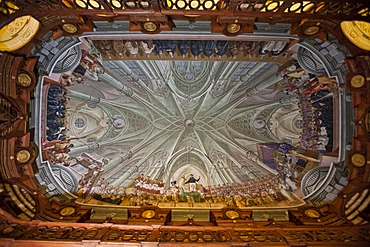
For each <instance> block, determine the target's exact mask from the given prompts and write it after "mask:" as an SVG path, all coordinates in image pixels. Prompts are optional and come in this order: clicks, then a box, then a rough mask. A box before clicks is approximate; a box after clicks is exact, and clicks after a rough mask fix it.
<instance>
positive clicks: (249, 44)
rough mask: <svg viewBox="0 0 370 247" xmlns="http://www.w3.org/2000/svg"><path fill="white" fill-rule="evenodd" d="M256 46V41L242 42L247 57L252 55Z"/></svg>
mask: <svg viewBox="0 0 370 247" xmlns="http://www.w3.org/2000/svg"><path fill="white" fill-rule="evenodd" d="M256 48H257V42H254V41H245V42H243V49H244V50H245V51H246V53H247V56H248V57H249V58H251V57H253V54H254V52H255V50H256Z"/></svg>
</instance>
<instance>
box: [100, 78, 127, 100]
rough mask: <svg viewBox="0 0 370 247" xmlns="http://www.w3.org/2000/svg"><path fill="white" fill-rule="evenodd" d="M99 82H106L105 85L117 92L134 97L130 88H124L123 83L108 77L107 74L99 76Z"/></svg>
mask: <svg viewBox="0 0 370 247" xmlns="http://www.w3.org/2000/svg"><path fill="white" fill-rule="evenodd" d="M99 80H100V81H101V82H104V83H106V84H108V85H109V86H111V87H113V88H114V89H116V90H117V91H120V92H123V93H124V94H125V95H127V96H132V94H133V92H132V89H131V88H128V87H126V86H124V85H123V84H122V83H121V82H119V81H117V80H116V79H115V78H113V77H112V76H110V75H108V74H107V73H104V74H100V75H99Z"/></svg>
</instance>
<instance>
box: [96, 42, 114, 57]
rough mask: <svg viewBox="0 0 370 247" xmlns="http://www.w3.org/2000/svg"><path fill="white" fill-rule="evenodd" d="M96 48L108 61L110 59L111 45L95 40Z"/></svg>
mask: <svg viewBox="0 0 370 247" xmlns="http://www.w3.org/2000/svg"><path fill="white" fill-rule="evenodd" d="M96 43H97V47H98V49H99V50H100V52H101V53H103V54H104V55H106V56H107V57H108V58H109V59H111V58H112V44H111V42H110V41H109V40H97V41H96Z"/></svg>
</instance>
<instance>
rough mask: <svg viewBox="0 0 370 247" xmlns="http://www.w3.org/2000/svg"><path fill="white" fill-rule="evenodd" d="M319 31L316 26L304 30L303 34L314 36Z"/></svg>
mask: <svg viewBox="0 0 370 247" xmlns="http://www.w3.org/2000/svg"><path fill="white" fill-rule="evenodd" d="M319 30H320V28H319V27H318V26H311V27H308V28H306V30H304V34H305V35H308V36H310V35H314V34H317V33H318V32H319Z"/></svg>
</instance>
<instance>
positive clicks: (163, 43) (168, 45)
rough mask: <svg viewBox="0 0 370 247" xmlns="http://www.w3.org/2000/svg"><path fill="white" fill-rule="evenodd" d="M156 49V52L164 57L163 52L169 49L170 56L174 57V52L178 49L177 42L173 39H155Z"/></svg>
mask: <svg viewBox="0 0 370 247" xmlns="http://www.w3.org/2000/svg"><path fill="white" fill-rule="evenodd" d="M154 45H155V47H154V49H155V52H156V53H157V54H158V55H159V56H160V57H162V55H163V52H165V51H167V52H168V55H170V57H173V54H174V53H175V51H176V44H175V43H174V42H173V41H172V40H154Z"/></svg>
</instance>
